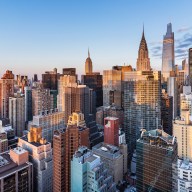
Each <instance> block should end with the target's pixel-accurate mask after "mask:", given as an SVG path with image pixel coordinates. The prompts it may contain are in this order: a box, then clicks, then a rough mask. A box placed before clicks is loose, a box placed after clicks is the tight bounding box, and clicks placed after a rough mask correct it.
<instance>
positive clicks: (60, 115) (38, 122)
mask: <svg viewBox="0 0 192 192" xmlns="http://www.w3.org/2000/svg"><path fill="white" fill-rule="evenodd" d="M34 126H36V127H41V128H42V137H43V138H45V139H46V140H47V141H48V142H52V140H53V135H54V131H55V130H58V129H63V128H65V121H64V112H58V111H57V110H51V111H44V112H42V113H41V114H40V115H37V116H33V120H32V121H30V122H29V124H28V130H30V129H31V127H34Z"/></svg>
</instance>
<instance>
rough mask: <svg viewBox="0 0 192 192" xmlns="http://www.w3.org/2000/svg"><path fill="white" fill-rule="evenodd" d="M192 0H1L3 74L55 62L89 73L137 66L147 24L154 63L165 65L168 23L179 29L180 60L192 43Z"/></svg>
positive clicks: (39, 70)
mask: <svg viewBox="0 0 192 192" xmlns="http://www.w3.org/2000/svg"><path fill="white" fill-rule="evenodd" d="M191 7H192V1H191V0H0V67H1V70H0V75H2V74H3V73H4V71H5V70H6V69H10V70H13V72H14V74H27V75H29V76H32V74H33V73H37V74H39V75H40V74H41V73H43V72H44V71H46V70H52V69H53V68H54V67H57V68H58V71H59V72H61V69H62V68H63V67H76V68H77V72H78V73H79V74H82V73H83V72H84V63H85V59H86V57H87V49H88V47H89V49H90V53H91V58H92V61H93V69H94V71H102V70H104V69H110V68H111V66H113V65H122V64H124V63H125V64H131V65H132V66H133V67H135V64H136V59H137V54H138V47H139V43H140V39H141V34H142V25H143V23H144V25H145V36H146V40H147V43H148V48H149V55H150V58H151V66H152V67H153V68H155V69H161V47H162V39H163V35H164V34H165V32H166V25H167V23H169V22H172V26H173V31H174V32H175V40H176V43H175V50H176V63H177V64H181V59H183V58H185V57H187V49H188V48H189V47H190V46H192V20H191V19H192V11H191Z"/></svg>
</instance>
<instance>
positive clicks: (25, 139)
mask: <svg viewBox="0 0 192 192" xmlns="http://www.w3.org/2000/svg"><path fill="white" fill-rule="evenodd" d="M20 139H22V140H24V141H27V142H28V143H30V144H31V145H34V146H35V147H39V146H42V145H48V144H49V142H46V143H44V144H41V143H39V142H29V141H28V138H27V136H26V135H24V136H23V137H20Z"/></svg>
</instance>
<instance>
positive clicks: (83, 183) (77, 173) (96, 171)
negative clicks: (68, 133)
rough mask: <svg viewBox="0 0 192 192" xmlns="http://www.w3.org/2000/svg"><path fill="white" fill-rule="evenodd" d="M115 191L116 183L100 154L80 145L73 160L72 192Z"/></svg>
mask: <svg viewBox="0 0 192 192" xmlns="http://www.w3.org/2000/svg"><path fill="white" fill-rule="evenodd" d="M83 191H95V192H105V191H108V192H115V191H116V184H115V183H114V182H113V177H112V176H111V175H109V173H108V170H107V169H106V168H105V167H104V164H103V162H102V161H101V158H100V157H99V156H96V155H94V154H93V152H92V151H90V150H88V149H87V148H86V147H84V146H82V147H79V148H78V150H77V151H76V152H75V154H74V155H73V159H72V160H71V192H83Z"/></svg>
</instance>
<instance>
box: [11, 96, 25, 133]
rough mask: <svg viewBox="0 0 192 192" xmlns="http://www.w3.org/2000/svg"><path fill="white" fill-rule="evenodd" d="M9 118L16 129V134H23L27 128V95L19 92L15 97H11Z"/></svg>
mask: <svg viewBox="0 0 192 192" xmlns="http://www.w3.org/2000/svg"><path fill="white" fill-rule="evenodd" d="M9 119H10V123H11V125H12V127H13V129H14V130H15V135H16V136H18V137H21V136H23V131H24V130H25V97H24V95H23V94H20V93H17V94H15V96H14V97H9Z"/></svg>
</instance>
